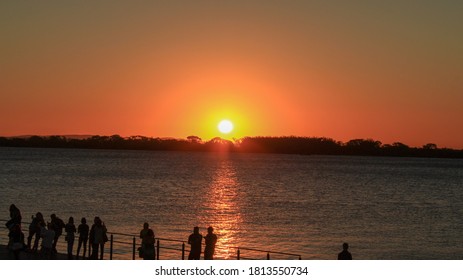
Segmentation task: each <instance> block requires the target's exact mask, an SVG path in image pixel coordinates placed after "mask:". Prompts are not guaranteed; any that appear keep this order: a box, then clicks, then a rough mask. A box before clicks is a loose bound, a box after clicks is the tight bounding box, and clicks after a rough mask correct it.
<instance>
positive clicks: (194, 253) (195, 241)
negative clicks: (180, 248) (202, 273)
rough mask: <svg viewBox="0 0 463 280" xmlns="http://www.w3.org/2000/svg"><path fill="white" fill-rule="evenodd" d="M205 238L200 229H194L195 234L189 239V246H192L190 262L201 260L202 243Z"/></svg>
mask: <svg viewBox="0 0 463 280" xmlns="http://www.w3.org/2000/svg"><path fill="white" fill-rule="evenodd" d="M202 242H203V236H202V235H201V234H200V233H199V227H194V228H193V233H192V234H190V236H189V237H188V244H191V249H190V254H189V255H188V259H189V260H199V259H200V258H201V243H202Z"/></svg>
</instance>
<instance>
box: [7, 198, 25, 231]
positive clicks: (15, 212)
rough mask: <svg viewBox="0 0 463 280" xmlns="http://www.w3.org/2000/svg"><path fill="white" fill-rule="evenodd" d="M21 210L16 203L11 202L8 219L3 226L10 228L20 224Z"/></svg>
mask: <svg viewBox="0 0 463 280" xmlns="http://www.w3.org/2000/svg"><path fill="white" fill-rule="evenodd" d="M21 220H22V217H21V211H20V210H19V208H18V207H16V205H14V204H11V205H10V220H8V222H6V224H5V226H6V227H7V228H8V229H9V230H12V229H13V227H14V226H15V225H21Z"/></svg>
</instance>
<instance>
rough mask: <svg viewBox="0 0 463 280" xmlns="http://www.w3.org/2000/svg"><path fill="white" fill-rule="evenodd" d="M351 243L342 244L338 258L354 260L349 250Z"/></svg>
mask: <svg viewBox="0 0 463 280" xmlns="http://www.w3.org/2000/svg"><path fill="white" fill-rule="evenodd" d="M348 249H349V244H347V243H344V244H342V252H341V253H339V254H338V260H352V255H351V253H349V251H348Z"/></svg>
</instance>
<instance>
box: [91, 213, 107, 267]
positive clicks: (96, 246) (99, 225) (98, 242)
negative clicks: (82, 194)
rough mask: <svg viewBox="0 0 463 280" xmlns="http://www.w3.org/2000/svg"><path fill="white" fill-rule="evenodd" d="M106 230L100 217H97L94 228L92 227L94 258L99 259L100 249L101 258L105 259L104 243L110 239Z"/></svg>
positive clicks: (92, 257)
mask: <svg viewBox="0 0 463 280" xmlns="http://www.w3.org/2000/svg"><path fill="white" fill-rule="evenodd" d="M106 231H107V230H106V226H105V225H104V223H103V221H102V220H101V219H100V217H95V219H94V220H93V225H92V229H90V243H91V244H92V256H91V259H93V260H96V259H98V250H100V260H102V259H103V253H104V244H105V242H106V241H108V237H107V235H106Z"/></svg>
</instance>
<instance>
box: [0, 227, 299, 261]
mask: <svg viewBox="0 0 463 280" xmlns="http://www.w3.org/2000/svg"><path fill="white" fill-rule="evenodd" d="M5 222H7V220H2V219H0V223H2V224H0V228H1V230H0V244H4V245H7V244H8V229H7V228H6V227H5V226H4V223H5ZM21 224H22V225H23V228H25V225H27V226H29V225H30V223H29V222H22V223H21ZM23 233H24V236H25V239H26V240H27V236H28V233H29V231H28V230H23ZM63 235H64V234H63ZM107 235H108V243H109V246H105V247H104V250H103V259H104V256H108V255H109V258H108V259H109V260H113V259H120V260H122V259H125V260H126V259H129V258H130V259H132V260H137V259H140V257H139V256H138V254H137V251H138V248H139V247H140V246H141V242H140V241H139V236H138V235H137V234H126V233H119V232H111V231H108V232H107ZM64 236H65V235H64ZM63 239H64V238H60V241H59V242H58V243H57V246H56V247H57V251H58V252H64V254H67V242H66V241H64V240H63ZM77 240H78V238H76V241H77ZM88 243H89V244H87V246H88V248H87V250H86V254H85V256H84V258H90V256H91V252H92V245H91V244H90V242H88ZM185 243H186V241H185V240H179V239H169V238H155V258H154V259H156V260H159V259H160V256H161V252H164V251H169V252H171V254H166V256H169V259H173V258H172V257H173V256H175V259H176V258H179V259H182V260H184V259H185V257H186V256H187V255H186V254H187V253H189V252H190V250H188V249H186V245H185ZM77 244H78V243H77V242H74V248H73V253H75V252H76V250H77ZM161 245H162V246H161ZM220 249H224V250H225V251H229V249H233V250H236V255H235V256H236V259H237V260H241V259H246V260H251V259H267V260H270V257H271V256H272V257H273V256H275V255H277V256H286V257H294V258H297V259H299V260H301V259H302V257H301V255H299V254H292V253H285V252H278V251H270V250H261V249H254V248H249V247H235V246H233V247H223V248H222V247H220V246H217V247H216V251H217V250H220ZM81 251H82V250H81ZM243 251H245V252H250V254H249V253H248V254H246V256H243V253H242V252H243ZM175 253H178V255H176V254H175ZM202 253H203V252H202ZM256 253H257V255H256ZM261 253H262V254H261ZM201 255H203V254H201ZM79 257H80V256H79Z"/></svg>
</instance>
